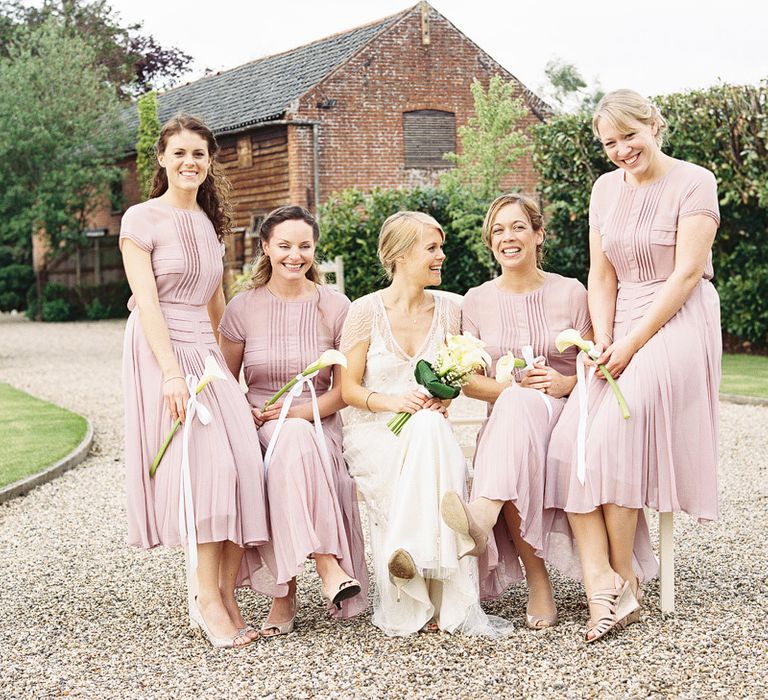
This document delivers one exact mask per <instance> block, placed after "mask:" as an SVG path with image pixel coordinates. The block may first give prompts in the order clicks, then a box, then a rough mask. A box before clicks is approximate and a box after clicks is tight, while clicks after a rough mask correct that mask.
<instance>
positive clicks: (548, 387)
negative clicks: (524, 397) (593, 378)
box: [520, 362, 576, 399]
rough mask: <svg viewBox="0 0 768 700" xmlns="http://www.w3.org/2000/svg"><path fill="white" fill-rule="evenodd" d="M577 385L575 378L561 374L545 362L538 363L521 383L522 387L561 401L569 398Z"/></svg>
mask: <svg viewBox="0 0 768 700" xmlns="http://www.w3.org/2000/svg"><path fill="white" fill-rule="evenodd" d="M575 385H576V377H575V376H566V375H564V374H560V372H558V371H557V370H556V369H552V368H551V367H548V366H547V365H545V364H544V363H543V362H536V363H534V365H533V369H531V370H528V372H526V374H525V376H524V377H523V378H522V380H521V381H520V386H523V387H526V388H528V389H537V390H538V391H541V392H542V393H544V394H547V395H548V396H552V397H553V398H556V399H561V398H563V396H568V395H569V394H570V393H571V391H573V387H574V386H575Z"/></svg>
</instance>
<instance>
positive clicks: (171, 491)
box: [120, 199, 269, 584]
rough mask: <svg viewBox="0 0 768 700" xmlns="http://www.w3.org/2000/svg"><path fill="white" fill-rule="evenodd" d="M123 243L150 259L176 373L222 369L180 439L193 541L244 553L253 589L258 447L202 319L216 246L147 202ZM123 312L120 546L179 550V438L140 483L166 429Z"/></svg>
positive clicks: (196, 218)
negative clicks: (185, 441)
mask: <svg viewBox="0 0 768 700" xmlns="http://www.w3.org/2000/svg"><path fill="white" fill-rule="evenodd" d="M125 239H127V240H130V241H132V242H133V243H135V244H136V245H137V246H138V247H139V248H141V249H142V250H144V251H146V252H148V253H150V255H151V259H152V269H153V271H154V274H155V281H156V283H157V292H158V296H159V299H160V309H161V311H162V314H163V317H164V319H165V322H166V325H167V327H168V332H169V334H170V338H171V345H172V346H173V352H174V354H175V355H176V359H177V360H178V362H179V366H180V367H181V371H182V373H184V374H192V375H195V376H196V377H200V376H201V375H202V373H203V365H204V363H205V359H206V358H207V357H208V356H209V355H213V357H214V358H215V359H216V362H217V363H218V364H219V366H220V367H221V368H222V369H225V374H226V379H218V380H215V381H212V382H211V383H210V384H208V386H207V387H206V388H205V389H204V390H203V391H202V392H201V393H200V395H199V399H200V402H201V403H202V404H203V405H205V406H206V407H207V408H208V409H209V410H210V412H211V414H212V420H211V422H210V423H209V424H208V425H203V424H202V423H199V422H198V421H197V420H195V422H194V423H193V424H192V427H191V433H190V471H191V477H192V495H193V500H194V511H195V520H196V528H197V541H198V542H199V543H206V542H222V541H225V540H230V541H232V542H235V543H236V544H238V545H241V546H244V547H249V548H253V549H251V550H247V554H248V556H247V562H248V565H247V566H246V565H244V567H243V576H242V577H241V580H240V581H239V583H241V584H242V583H253V582H255V581H256V580H257V579H258V578H259V577H260V575H259V574H256V572H257V570H259V569H260V567H261V558H260V556H259V554H258V551H257V549H255V547H256V545H259V544H263V543H265V542H267V541H268V539H269V534H268V532H269V531H268V527H267V517H266V503H265V493H264V483H263V481H264V477H263V466H262V460H261V455H260V454H259V452H258V451H254V450H253V444H255V441H256V440H257V439H258V438H257V436H256V429H255V427H254V424H253V419H252V418H251V414H250V410H249V407H248V402H247V401H246V400H245V398H244V396H243V393H242V391H241V390H240V388H239V386H238V384H237V382H236V381H235V379H234V378H233V377H232V376H231V374H230V373H229V372H227V371H226V364H225V362H224V358H223V356H222V354H221V352H220V350H219V346H218V344H217V343H216V337H215V336H214V333H213V329H212V328H211V321H210V318H209V317H208V310H207V304H208V301H209V300H210V299H211V297H212V296H213V294H214V293H215V292H216V290H217V289H218V286H219V285H220V284H221V275H222V269H223V267H222V259H221V258H222V251H223V246H222V244H221V243H220V242H219V240H218V238H217V236H216V232H215V231H214V228H213V225H212V224H211V222H210V220H209V219H208V217H207V216H206V215H205V214H204V213H203V212H194V211H187V210H183V209H175V208H173V207H170V206H169V205H167V204H165V203H163V202H160V201H158V200H156V199H150V200H149V201H147V202H143V203H142V204H137V205H135V206H133V207H131V208H130V209H128V211H127V212H126V213H125V215H124V216H123V220H122V224H121V229H120V240H121V243H122V241H123V240H125ZM128 308H129V309H131V315H130V316H129V318H128V322H127V324H126V328H125V340H124V345H123V390H124V397H125V462H126V473H127V491H128V542H129V543H130V544H132V545H136V546H138V547H144V548H150V547H155V546H156V545H160V544H162V545H167V546H171V545H179V544H181V542H180V536H179V526H178V522H179V518H178V511H179V485H180V472H181V452H182V431H181V430H179V431H178V432H177V434H176V435H175V436H174V438H173V439H172V440H171V443H170V445H169V447H168V450H167V451H166V453H165V456H164V457H163V460H162V462H161V463H160V465H159V467H158V469H157V472H156V474H155V477H154V478H150V476H149V467H150V465H151V463H152V461H153V459H154V457H155V455H156V454H157V452H158V450H159V448H160V446H161V445H162V443H163V440H164V439H165V436H166V435H167V434H168V432H169V431H170V429H171V417H170V414H169V413H168V411H167V409H166V408H165V405H164V402H163V391H162V385H163V376H162V372H161V370H160V366H159V365H158V363H157V360H156V359H155V356H154V354H153V353H152V350H151V349H150V346H149V343H148V342H147V338H146V336H145V334H144V329H143V328H142V325H141V319H140V313H139V309H138V308H136V305H135V302H134V300H133V298H131V299H130V300H129V302H128ZM246 568H247V569H248V572H247V573H246V571H245V570H246ZM261 573H267V570H266V568H265V569H264V572H261ZM267 578H269V575H267Z"/></svg>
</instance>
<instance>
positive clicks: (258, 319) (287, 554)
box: [219, 206, 368, 636]
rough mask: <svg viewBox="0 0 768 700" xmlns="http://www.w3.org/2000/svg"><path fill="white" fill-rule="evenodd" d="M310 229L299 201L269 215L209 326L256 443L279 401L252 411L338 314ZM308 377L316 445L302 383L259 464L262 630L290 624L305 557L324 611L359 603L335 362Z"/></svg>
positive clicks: (344, 612)
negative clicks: (217, 335)
mask: <svg viewBox="0 0 768 700" xmlns="http://www.w3.org/2000/svg"><path fill="white" fill-rule="evenodd" d="M319 235H320V229H319V227H318V225H317V222H316V221H315V219H314V218H313V217H312V215H311V214H310V213H309V212H308V211H307V210H306V209H303V208H301V207H298V206H284V207H280V208H279V209H276V210H275V211H273V212H272V213H271V214H269V216H267V218H266V219H264V221H263V223H262V224H261V228H260V230H259V238H260V241H261V245H262V251H263V253H262V254H261V255H260V257H259V258H258V260H257V262H256V265H255V267H254V271H253V277H252V280H251V285H252V286H251V289H249V290H247V291H245V292H241V293H240V294H238V295H237V296H236V297H235V298H234V299H232V301H230V303H229V304H228V305H227V308H226V311H225V313H224V317H223V318H222V320H221V325H220V326H219V329H220V331H221V348H222V351H223V353H224V357H225V358H226V361H227V366H228V367H229V369H230V370H231V372H232V374H233V375H234V376H236V377H237V376H239V375H240V368H241V367H242V368H243V371H244V376H245V381H246V383H247V384H248V394H247V398H248V402H249V403H250V406H251V412H252V414H253V420H254V421H255V423H256V425H257V426H258V433H259V435H258V439H259V441H260V443H261V447H262V449H264V450H266V449H267V446H268V445H269V443H270V440H271V439H272V438H273V436H274V435H275V431H276V430H277V426H278V424H279V420H278V418H279V416H280V412H281V408H282V406H283V402H284V399H283V400H280V401H278V402H277V403H275V404H273V405H272V406H270V407H269V408H267V409H266V410H262V409H263V407H264V404H265V403H266V401H267V400H268V399H269V398H270V397H271V396H272V395H273V394H274V393H275V392H276V391H277V390H278V389H280V387H281V386H283V385H284V384H286V383H287V382H288V381H290V380H291V379H293V378H294V377H295V376H296V375H297V374H299V373H300V372H301V371H302V370H303V369H304V368H305V367H307V366H308V365H309V364H311V363H312V362H314V361H315V360H317V358H318V357H319V356H320V354H321V353H322V352H323V351H325V350H328V349H329V348H335V349H338V347H339V341H340V339H341V330H342V327H343V325H344V319H345V318H346V316H347V310H348V308H349V299H347V297H345V296H344V295H343V294H340V293H338V292H335V291H333V290H331V289H329V288H327V287H324V286H322V285H321V284H319V281H320V275H319V272H318V270H317V268H316V266H315V260H314V256H315V245H316V243H317V239H318V237H319ZM313 382H314V384H315V390H316V392H317V407H318V409H319V415H320V417H321V419H322V433H323V436H324V437H323V443H321V442H320V437H319V436H318V434H317V433H316V426H314V425H313V408H312V400H311V398H310V396H309V395H308V394H309V392H308V391H305V392H304V393H303V394H302V395H300V396H298V397H296V398H294V399H293V402H292V404H291V406H290V408H289V410H288V413H287V418H286V420H285V422H284V424H283V425H282V426H280V429H279V434H278V436H277V440H276V442H275V445H274V452H273V453H272V456H271V461H270V462H269V465H268V471H267V498H268V502H269V511H270V521H271V522H270V525H271V532H272V542H273V545H274V550H275V557H276V560H277V567H276V568H277V583H278V585H279V586H280V591H279V593H278V595H277V596H276V597H275V598H274V599H273V603H272V609H271V610H270V613H269V616H268V617H267V620H266V621H265V622H264V624H263V625H262V635H263V636H275V635H278V634H287V633H289V632H292V631H293V629H294V619H295V616H296V576H297V575H298V574H299V573H300V572H301V571H302V569H303V568H304V563H305V561H306V560H307V558H308V557H310V558H313V559H314V560H315V565H316V567H317V572H318V574H319V576H320V579H321V580H322V584H323V595H324V597H325V598H326V600H327V601H328V607H329V611H330V612H331V613H332V614H333V615H334V616H339V617H344V618H348V617H352V616H353V615H356V614H357V613H359V612H360V611H362V610H364V609H365V608H366V607H367V605H368V595H367V593H368V585H367V582H368V573H367V569H366V564H365V551H364V543H363V535H362V529H361V526H360V515H359V511H358V506H357V493H356V491H355V485H354V482H353V481H352V479H351V477H350V476H349V474H348V473H347V469H346V466H345V464H344V459H343V458H342V452H341V421H340V417H339V414H338V411H339V409H341V408H343V407H344V405H345V404H344V402H343V401H342V398H341V387H340V383H339V369H338V367H337V366H334V367H333V368H331V367H329V368H326V369H324V370H322V371H321V372H320V374H318V375H317V376H316V377H315V378H314V380H313ZM305 389H306V387H305ZM254 444H256V443H254Z"/></svg>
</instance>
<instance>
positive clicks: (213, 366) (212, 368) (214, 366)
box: [195, 355, 227, 394]
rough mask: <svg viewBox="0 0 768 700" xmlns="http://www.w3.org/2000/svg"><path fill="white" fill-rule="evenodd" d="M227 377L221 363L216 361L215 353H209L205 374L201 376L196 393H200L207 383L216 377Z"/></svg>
mask: <svg viewBox="0 0 768 700" xmlns="http://www.w3.org/2000/svg"><path fill="white" fill-rule="evenodd" d="M226 378H227V375H226V374H224V370H223V369H222V368H221V367H220V366H219V363H218V362H216V358H215V357H214V356H213V355H208V357H206V358H205V366H204V367H203V376H202V377H200V381H199V382H198V384H197V388H196V389H195V393H197V394H199V393H200V392H201V391H202V390H203V389H205V386H206V384H208V382H211V381H213V380H214V379H226Z"/></svg>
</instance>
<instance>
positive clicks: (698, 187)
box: [545, 161, 722, 521]
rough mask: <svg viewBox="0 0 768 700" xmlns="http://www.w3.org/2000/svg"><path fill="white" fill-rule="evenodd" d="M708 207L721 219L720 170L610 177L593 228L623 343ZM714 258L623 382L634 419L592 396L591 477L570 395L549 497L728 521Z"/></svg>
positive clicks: (605, 398)
mask: <svg viewBox="0 0 768 700" xmlns="http://www.w3.org/2000/svg"><path fill="white" fill-rule="evenodd" d="M694 215H704V216H708V217H711V218H712V219H714V220H715V221H716V222H717V223H719V221H720V217H719V210H718V199H717V185H716V182H715V178H714V176H713V175H712V173H711V172H709V171H708V170H705V169H704V168H701V167H699V166H697V165H693V164H691V163H686V162H684V161H678V162H677V163H676V164H675V165H674V166H673V167H672V169H671V170H670V171H669V172H667V174H666V175H665V176H664V177H662V178H661V179H660V180H658V181H656V182H654V183H652V184H650V185H646V186H641V187H634V186H632V185H629V184H628V183H626V182H625V181H624V177H623V171H622V170H614V171H613V172H610V173H607V174H605V175H603V176H602V177H600V178H599V179H598V180H597V182H596V183H595V186H594V188H593V190H592V198H591V202H590V215H589V217H590V219H589V224H590V227H591V228H593V229H597V230H598V231H599V232H600V235H601V236H602V241H603V250H604V251H605V254H606V256H607V257H608V259H609V260H610V262H611V264H612V265H613V267H614V268H615V270H616V275H617V277H618V281H619V288H618V295H617V299H616V314H615V320H614V326H613V336H614V339H616V340H618V339H619V338H623V337H625V336H626V335H627V334H628V333H629V332H630V331H631V330H632V329H633V328H634V327H635V326H636V325H637V324H638V323H639V322H640V321H641V319H642V318H643V315H644V314H645V313H646V311H647V310H648V307H649V306H650V305H651V303H652V302H653V300H654V298H655V295H656V293H657V292H658V291H659V289H660V288H661V287H662V285H663V284H664V282H665V281H666V280H667V278H668V277H669V276H670V275H671V274H672V272H673V270H674V266H675V245H676V238H677V228H678V223H679V221H680V220H681V219H683V218H684V217H687V216H694ZM712 275H713V270H712V257H711V254H710V257H709V260H708V261H707V263H706V266H705V269H704V274H703V277H702V279H701V281H700V282H699V283H698V284H697V286H696V287H695V288H694V290H693V292H691V294H690V296H689V297H688V299H687V300H686V302H685V303H684V304H683V306H682V307H681V308H680V310H679V311H678V312H677V313H676V314H675V315H674V316H673V317H672V318H671V319H670V320H669V321H667V323H666V324H664V326H662V328H661V329H660V330H659V331H658V332H657V333H656V334H655V335H654V336H653V337H652V338H651V339H650V340H649V341H648V342H647V343H646V344H645V346H644V347H642V348H641V349H640V350H639V351H638V352H637V353H636V354H635V356H634V357H633V358H632V360H631V361H630V363H629V364H628V365H627V367H626V369H625V370H624V372H623V373H622V374H621V376H620V377H619V379H618V384H619V386H620V387H621V390H622V393H623V394H624V396H625V398H626V400H627V404H628V406H629V411H630V414H631V415H630V418H629V419H628V420H624V419H622V417H621V414H620V412H619V408H618V405H617V403H616V399H615V397H614V395H613V392H612V391H611V389H610V387H609V386H608V385H607V383H606V382H604V381H593V383H592V385H591V387H590V394H589V412H588V423H587V442H586V478H585V483H584V485H582V484H581V483H579V481H578V479H577V478H576V462H577V456H576V450H575V445H576V428H577V423H578V416H579V411H578V405H577V402H576V401H573V400H571V401H569V402H568V405H567V406H566V407H565V410H564V411H563V415H562V417H561V419H560V421H559V423H558V425H557V427H556V428H555V431H554V433H553V435H552V440H551V443H550V449H549V458H548V467H547V469H548V473H547V492H546V501H545V502H546V505H548V506H551V507H556V508H563V509H565V510H566V511H569V512H574V513H585V512H589V511H591V510H593V509H594V508H595V507H597V506H599V505H601V504H603V503H615V504H618V505H622V506H626V507H629V508H642V507H644V506H647V507H649V508H653V509H655V510H658V511H662V512H677V511H681V510H683V511H686V512H687V513H689V514H691V515H692V516H693V517H695V518H698V519H699V520H700V521H708V520H716V519H717V517H718V498H717V451H718V430H719V425H718V421H719V419H718V388H719V384H720V359H721V353H722V346H721V335H720V304H719V299H718V296H717V292H716V291H715V288H714V287H713V285H712V283H711V282H710V279H711V278H712Z"/></svg>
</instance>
